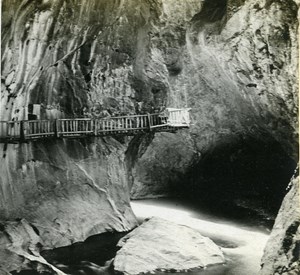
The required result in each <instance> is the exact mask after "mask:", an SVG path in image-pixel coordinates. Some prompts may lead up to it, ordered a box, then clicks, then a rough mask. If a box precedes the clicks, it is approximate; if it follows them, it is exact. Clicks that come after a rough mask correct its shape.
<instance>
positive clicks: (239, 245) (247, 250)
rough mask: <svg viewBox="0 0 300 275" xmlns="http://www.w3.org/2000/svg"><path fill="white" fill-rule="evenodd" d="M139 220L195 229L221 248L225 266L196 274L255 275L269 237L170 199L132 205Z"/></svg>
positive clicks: (263, 233) (142, 201) (259, 231)
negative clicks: (176, 224)
mask: <svg viewBox="0 0 300 275" xmlns="http://www.w3.org/2000/svg"><path fill="white" fill-rule="evenodd" d="M131 206H132V209H133V211H134V213H135V215H136V216H137V217H138V219H141V220H142V219H145V218H149V217H153V216H157V217H161V218H163V219H166V220H170V221H173V222H176V223H178V224H183V225H186V226H190V227H192V228H195V229H197V230H199V231H200V232H201V234H202V235H204V236H207V237H210V238H211V239H213V240H214V241H215V242H216V243H217V244H219V245H220V246H221V247H222V250H223V252H224V254H225V257H226V260H227V263H226V265H225V267H222V268H221V267H220V268H219V269H214V271H209V268H208V269H207V271H204V272H201V273H199V274H211V275H225V274H226V275H256V274H258V272H259V269H260V259H261V257H262V254H263V249H264V247H265V244H266V241H267V239H268V234H267V233H265V232H263V231H262V230H260V229H259V228H258V227H257V228H255V227H253V226H245V225H242V224H240V223H237V222H233V221H230V220H229V219H228V220H225V219H222V220H220V219H219V218H217V217H214V216H213V215H207V214H204V213H201V212H200V211H199V210H194V209H193V208H190V207H187V206H186V205H184V204H182V203H181V202H178V201H175V200H174V201H173V200H164V199H157V200H140V201H133V202H131Z"/></svg>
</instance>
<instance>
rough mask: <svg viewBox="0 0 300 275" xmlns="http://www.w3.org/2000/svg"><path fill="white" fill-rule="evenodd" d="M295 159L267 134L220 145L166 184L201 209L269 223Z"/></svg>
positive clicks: (176, 193)
mask: <svg viewBox="0 0 300 275" xmlns="http://www.w3.org/2000/svg"><path fill="white" fill-rule="evenodd" d="M296 165H297V163H296V161H295V160H294V159H293V158H291V156H290V155H289V154H288V153H287V152H286V151H285V150H284V149H283V148H282V146H281V145H280V143H278V142H277V141H276V140H274V139H273V138H271V137H270V136H269V135H265V136H263V137H260V138H258V137H254V136H247V137H245V136H240V137H238V138H236V139H234V140H231V141H228V142H223V143H221V144H218V146H216V147H215V148H213V149H211V150H209V151H208V152H206V153H205V154H203V156H202V157H201V159H200V160H198V161H196V162H195V163H194V164H193V165H192V166H191V167H190V168H189V169H188V171H187V173H185V174H184V175H182V176H181V177H180V180H179V181H178V182H176V183H172V184H171V185H170V194H171V196H174V197H177V198H180V199H183V200H188V201H190V202H191V203H192V204H194V205H196V206H198V207H199V208H201V209H202V210H203V209H205V210H206V211H208V212H211V213H214V214H216V215H220V216H228V217H231V218H233V219H237V220H244V221H253V222H255V223H259V224H262V225H264V226H266V227H268V228H269V229H271V228H272V226H273V223H274V219H275V216H276V214H277V213H278V210H279V207H280V205H281V202H282V199H283V198H284V196H285V195H286V193H287V186H288V183H289V181H290V179H291V177H292V176H293V174H294V172H295V168H296Z"/></svg>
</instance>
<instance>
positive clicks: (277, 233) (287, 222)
mask: <svg viewBox="0 0 300 275" xmlns="http://www.w3.org/2000/svg"><path fill="white" fill-rule="evenodd" d="M291 185H292V188H291V190H290V191H289V193H288V194H287V195H286V197H285V198H284V200H283V203H282V206H281V208H280V211H279V213H278V216H277V218H276V221H275V224H274V227H273V230H272V233H271V236H270V239H269V241H268V243H267V245H266V248H265V252H264V256H263V258H262V269H261V272H260V275H271V274H272V275H273V274H274V275H283V274H284V275H297V274H300V207H299V206H300V195H299V177H297V178H296V179H294V180H293V181H292V182H291Z"/></svg>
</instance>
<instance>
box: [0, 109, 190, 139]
mask: <svg viewBox="0 0 300 275" xmlns="http://www.w3.org/2000/svg"><path fill="white" fill-rule="evenodd" d="M189 123H190V120H189V109H170V111H169V112H168V116H162V115H160V114H146V115H130V116H120V117H107V118H101V119H91V118H70V119H56V120H21V121H0V142H2V143H3V142H5V143H11V142H12V143H15V142H26V141H28V140H35V139H43V138H78V137H85V136H114V135H135V134H138V133H143V132H150V131H160V132H161V131H164V132H174V131H176V130H177V129H180V128H187V127H189Z"/></svg>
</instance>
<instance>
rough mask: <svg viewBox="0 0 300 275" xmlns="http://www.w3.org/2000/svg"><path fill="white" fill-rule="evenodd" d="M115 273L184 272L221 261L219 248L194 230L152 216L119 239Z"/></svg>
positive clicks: (222, 261)
mask: <svg viewBox="0 0 300 275" xmlns="http://www.w3.org/2000/svg"><path fill="white" fill-rule="evenodd" d="M118 246H119V247H121V249H120V250H119V251H118V252H117V255H116V257H115V260H114V269H115V271H118V272H122V273H123V274H132V275H134V274H140V273H149V272H155V271H171V272H178V271H186V270H191V269H201V268H205V267H208V266H210V265H216V264H222V263H224V262H225V259H224V256H223V253H222V251H221V250H220V248H219V247H218V246H217V245H216V244H215V243H213V241H211V240H210V239H209V238H207V237H203V236H202V235H201V234H200V233H199V232H198V231H197V230H195V229H192V228H189V227H187V226H182V225H177V224H176V223H173V222H170V221H166V220H164V219H161V218H158V217H153V218H151V219H149V220H147V221H145V222H144V223H143V224H142V225H140V226H139V227H138V228H136V229H135V230H133V231H132V232H130V233H129V234H128V235H126V236H125V237H124V238H122V239H121V240H120V241H119V243H118Z"/></svg>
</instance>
